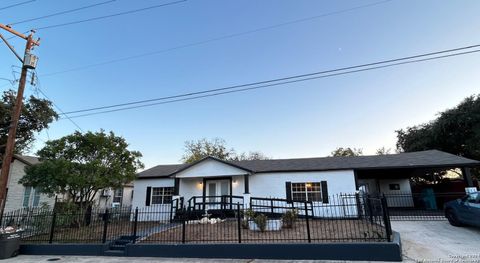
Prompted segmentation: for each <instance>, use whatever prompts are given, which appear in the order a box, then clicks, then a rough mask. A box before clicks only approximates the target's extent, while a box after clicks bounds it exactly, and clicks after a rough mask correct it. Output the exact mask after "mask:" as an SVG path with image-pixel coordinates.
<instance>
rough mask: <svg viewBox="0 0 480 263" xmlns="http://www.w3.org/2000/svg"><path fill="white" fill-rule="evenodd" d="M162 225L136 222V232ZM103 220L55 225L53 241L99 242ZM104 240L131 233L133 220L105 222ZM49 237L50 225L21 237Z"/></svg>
mask: <svg viewBox="0 0 480 263" xmlns="http://www.w3.org/2000/svg"><path fill="white" fill-rule="evenodd" d="M160 225H162V224H161V223H158V222H138V223H137V234H138V233H141V232H144V231H146V232H148V231H149V230H150V229H154V228H156V227H158V226H160ZM104 227H105V226H104V223H103V221H95V222H92V223H91V224H90V225H89V226H82V227H68V228H67V227H56V228H55V231H54V235H53V243H101V242H102V240H103V232H104ZM106 233H107V234H106V240H107V241H112V240H115V239H117V238H118V237H120V236H130V235H132V234H133V222H131V221H128V220H122V221H112V222H109V223H108V224H107V232H106ZM26 234H28V233H26ZM49 239H50V227H48V228H45V230H44V231H41V232H37V234H34V235H27V236H25V237H23V238H22V241H23V242H24V243H45V242H48V241H49Z"/></svg>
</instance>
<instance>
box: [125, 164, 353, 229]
mask: <svg viewBox="0 0 480 263" xmlns="http://www.w3.org/2000/svg"><path fill="white" fill-rule="evenodd" d="M206 163H207V165H201V164H198V165H200V166H194V167H192V168H190V169H189V171H188V170H187V171H188V174H183V175H184V176H186V177H182V178H180V185H179V195H180V196H183V197H184V201H185V205H188V203H187V202H188V200H189V199H190V198H191V197H192V196H202V195H203V187H204V185H203V178H204V177H205V178H208V179H209V180H214V179H215V177H219V176H228V174H230V175H231V176H232V195H238V196H243V195H244V191H245V185H244V183H245V182H244V176H243V175H238V172H239V171H238V170H236V169H237V168H235V167H233V168H234V169H233V170H232V169H231V168H232V167H231V166H227V165H224V164H223V163H220V162H217V161H214V160H212V161H210V160H208V161H206ZM196 167H199V169H198V171H197V169H194V168H196ZM239 170H240V169H239ZM208 171H209V172H210V174H207V172H208ZM233 172H235V173H236V174H233ZM242 172H244V171H242ZM193 175H197V177H195V178H193V177H191V176H193ZM177 176H178V175H177ZM321 181H326V182H327V187H328V195H329V196H330V199H329V203H322V202H314V215H315V216H319V217H336V216H338V217H340V216H355V215H357V207H356V204H355V199H354V198H352V197H351V196H350V197H346V196H344V195H343V196H342V195H341V194H349V195H352V194H354V193H355V190H356V189H355V176H354V173H353V170H341V171H318V172H282V173H260V174H253V175H250V177H249V186H250V187H249V188H250V196H252V197H267V198H269V197H273V198H281V199H285V198H286V188H285V183H286V182H292V183H296V182H299V183H300V182H302V183H304V182H321ZM173 186H174V178H158V179H139V180H136V181H135V183H134V197H133V202H132V206H133V208H135V207H139V208H140V209H141V210H142V209H146V210H149V211H152V212H156V213H158V212H159V211H165V212H167V211H170V210H169V209H170V206H169V205H151V206H149V207H145V198H146V189H147V187H173ZM246 197H247V196H246ZM246 202H248V198H246ZM339 205H340V206H339ZM345 205H348V207H346V206H345ZM276 212H281V211H276ZM139 219H140V220H148V219H153V218H148V217H144V218H143V219H142V218H139Z"/></svg>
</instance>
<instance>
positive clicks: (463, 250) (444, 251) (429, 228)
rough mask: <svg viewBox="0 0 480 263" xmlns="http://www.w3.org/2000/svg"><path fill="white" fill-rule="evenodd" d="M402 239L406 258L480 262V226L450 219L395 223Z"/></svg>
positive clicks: (408, 259)
mask: <svg viewBox="0 0 480 263" xmlns="http://www.w3.org/2000/svg"><path fill="white" fill-rule="evenodd" d="M392 228H393V230H394V231H397V232H400V237H401V238H402V246H403V255H404V261H415V262H419V261H431V260H433V261H436V262H480V229H479V228H473V227H454V226H451V225H450V224H449V223H448V222H447V221H403V222H402V221H399V222H392Z"/></svg>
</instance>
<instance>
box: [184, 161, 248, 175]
mask: <svg viewBox="0 0 480 263" xmlns="http://www.w3.org/2000/svg"><path fill="white" fill-rule="evenodd" d="M247 173H248V172H246V171H245V170H242V169H239V168H236V167H233V166H231V165H227V164H224V163H222V162H219V161H217V160H213V159H206V160H204V161H202V162H200V163H198V164H196V165H194V166H192V167H190V168H188V169H186V170H184V171H181V172H179V173H177V174H176V175H175V177H177V178H188V177H193V178H198V177H216V176H233V175H243V174H247Z"/></svg>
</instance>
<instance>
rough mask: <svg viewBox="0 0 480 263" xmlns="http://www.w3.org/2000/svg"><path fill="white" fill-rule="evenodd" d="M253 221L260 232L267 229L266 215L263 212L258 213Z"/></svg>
mask: <svg viewBox="0 0 480 263" xmlns="http://www.w3.org/2000/svg"><path fill="white" fill-rule="evenodd" d="M253 222H255V224H257V227H258V229H260V231H261V232H265V230H266V229H267V216H266V215H264V214H258V215H257V216H256V217H255V218H254V219H253Z"/></svg>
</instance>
